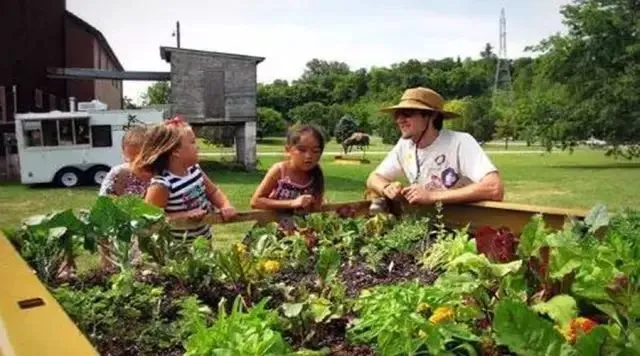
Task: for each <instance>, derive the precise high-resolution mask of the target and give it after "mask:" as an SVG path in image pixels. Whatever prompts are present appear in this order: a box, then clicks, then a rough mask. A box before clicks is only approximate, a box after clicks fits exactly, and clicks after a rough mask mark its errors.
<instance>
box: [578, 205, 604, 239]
mask: <svg viewBox="0 0 640 356" xmlns="http://www.w3.org/2000/svg"><path fill="white" fill-rule="evenodd" d="M584 222H585V223H586V224H587V226H588V227H589V232H590V233H595V232H596V231H598V229H599V228H601V227H605V226H607V225H609V213H608V211H607V207H606V206H605V205H604V204H600V203H599V204H596V205H595V206H594V207H593V208H591V210H590V211H589V214H587V216H586V217H585V219H584Z"/></svg>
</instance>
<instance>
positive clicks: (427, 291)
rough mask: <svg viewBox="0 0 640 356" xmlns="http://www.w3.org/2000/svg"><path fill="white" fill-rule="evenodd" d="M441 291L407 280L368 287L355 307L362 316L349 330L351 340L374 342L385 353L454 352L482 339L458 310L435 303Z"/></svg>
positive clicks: (436, 353) (470, 349)
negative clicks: (462, 321) (461, 319)
mask: <svg viewBox="0 0 640 356" xmlns="http://www.w3.org/2000/svg"><path fill="white" fill-rule="evenodd" d="M437 295H438V292H437V290H434V289H433V288H432V287H425V286H421V285H419V284H418V283H404V284H398V285H391V286H381V287H376V288H374V289H373V290H371V291H368V290H365V291H363V292H362V293H361V294H360V296H359V297H358V299H357V301H356V304H355V307H354V310H355V311H356V312H357V313H358V319H356V321H354V323H353V324H352V325H351V326H350V328H349V330H348V337H349V340H351V341H352V342H356V343H371V344H373V345H375V348H376V350H377V351H378V352H379V353H380V354H382V355H420V354H427V353H428V354H433V355H444V354H452V353H453V352H454V350H462V349H465V350H467V352H469V351H471V353H472V354H473V350H474V348H473V347H472V345H471V344H470V343H472V342H476V341H477V340H478V338H477V337H475V336H474V335H473V334H472V333H471V332H470V330H469V328H468V327H466V326H465V325H464V324H460V323H457V322H456V317H455V311H454V310H453V309H452V308H450V307H447V306H445V305H440V306H439V307H438V308H436V307H435V306H436V305H438V304H436V301H437V300H438V297H437Z"/></svg>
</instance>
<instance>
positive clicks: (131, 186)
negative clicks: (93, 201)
mask: <svg viewBox="0 0 640 356" xmlns="http://www.w3.org/2000/svg"><path fill="white" fill-rule="evenodd" d="M145 132H146V128H145V127H142V126H135V127H133V128H130V129H129V130H128V131H127V132H126V133H125V135H124V137H123V138H122V153H123V155H124V163H122V164H120V165H117V166H115V167H113V168H111V170H110V171H109V173H108V174H107V175H106V177H105V178H104V181H102V185H101V186H100V193H99V195H115V196H122V195H130V194H132V195H137V196H139V197H140V198H144V195H145V192H146V191H147V188H148V187H149V181H150V178H151V177H150V176H145V175H144V174H143V173H137V174H134V172H133V169H132V167H131V162H133V160H134V159H135V158H136V156H137V155H138V153H139V152H140V148H142V144H143V143H144V135H145Z"/></svg>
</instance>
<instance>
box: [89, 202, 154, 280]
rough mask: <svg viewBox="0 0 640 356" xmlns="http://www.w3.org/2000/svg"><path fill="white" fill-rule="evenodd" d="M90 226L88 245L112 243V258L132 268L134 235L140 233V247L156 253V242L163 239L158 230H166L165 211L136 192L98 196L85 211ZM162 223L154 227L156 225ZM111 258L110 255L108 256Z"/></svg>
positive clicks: (123, 266) (125, 267) (93, 247)
mask: <svg viewBox="0 0 640 356" xmlns="http://www.w3.org/2000/svg"><path fill="white" fill-rule="evenodd" d="M86 220H87V222H88V226H89V229H88V231H87V236H86V237H85V246H89V248H90V249H92V250H94V249H95V246H96V244H97V243H100V244H102V245H103V246H109V247H111V248H110V250H111V252H112V253H113V257H114V258H113V259H112V260H111V261H110V262H111V263H113V264H115V265H116V266H117V267H118V268H120V269H121V270H125V269H129V268H130V267H131V265H130V258H129V253H130V249H131V243H132V241H133V239H134V237H138V238H139V239H140V240H141V242H140V247H141V249H142V250H143V251H144V252H149V253H150V254H151V255H153V256H157V255H158V254H157V253H154V252H156V251H154V250H153V249H151V248H149V247H151V246H152V245H153V244H151V243H149V242H148V240H149V239H154V240H155V241H154V244H159V243H161V239H159V237H161V236H160V235H159V234H158V232H159V231H166V228H164V229H163V228H162V224H163V223H164V213H163V211H162V209H159V208H157V207H154V206H151V205H149V204H146V203H145V202H144V201H143V200H142V199H140V198H138V197H133V196H125V197H119V198H112V197H98V199H97V200H96V202H95V203H94V205H93V207H92V208H91V210H90V211H89V213H88V214H87V215H86ZM156 224H159V225H160V226H161V227H160V228H158V229H157V230H154V229H153V228H154V227H155V226H154V225H156ZM107 257H108V258H111V256H107Z"/></svg>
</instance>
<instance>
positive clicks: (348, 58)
mask: <svg viewBox="0 0 640 356" xmlns="http://www.w3.org/2000/svg"><path fill="white" fill-rule="evenodd" d="M568 2H569V1H568V0H562V1H561V0H538V1H533V0H527V1H525V0H502V1H499V0H477V1H471V0H444V1H433V0H432V1H429V0H422V1H417V0H404V1H398V2H396V1H383V0H371V1H367V2H364V1H363V2H355V1H348V0H342V1H340V0H323V1H319V0H297V1H296V0H271V1H261V0H232V1H219V0H215V1H206V0H181V1H177V0H154V1H151V0H110V1H98V0H67V9H68V10H69V11H71V12H73V13H75V14H76V15H78V16H80V17H82V18H83V19H84V20H86V21H88V22H89V23H91V24H92V25H94V26H95V27H97V28H98V29H99V30H100V31H101V32H102V33H103V34H104V35H105V37H106V38H107V40H108V41H109V43H110V44H111V47H112V48H113V50H114V51H115V52H116V54H117V55H118V58H119V59H120V61H121V62H122V64H123V66H124V67H125V69H127V70H151V71H168V70H169V65H168V63H165V62H164V61H162V60H161V59H160V50H159V47H160V46H175V38H173V37H172V36H171V33H172V32H173V28H174V26H175V21H176V20H179V21H180V27H181V34H182V35H181V45H182V47H184V48H194V49H202V50H212V51H220V52H231V53H240V54H248V55H255V56H262V57H266V60H265V61H264V62H262V63H261V64H259V66H258V81H260V82H271V81H273V80H274V79H277V78H282V79H287V80H291V79H295V78H297V77H298V76H300V74H301V73H302V71H303V70H304V66H305V63H306V62H307V61H308V60H310V59H312V58H322V59H326V60H338V61H343V62H346V63H348V64H349V65H350V66H351V67H352V68H362V67H364V68H369V67H371V66H388V65H390V64H392V63H395V62H399V61H405V60H408V59H412V58H415V59H420V60H427V59H437V58H444V57H456V56H458V55H459V56H461V57H462V58H465V57H474V58H476V57H478V55H479V52H480V51H481V50H482V49H483V47H484V44H485V43H486V42H489V43H491V44H492V45H493V46H494V47H497V45H498V30H499V23H498V20H499V16H500V9H501V8H503V7H504V8H505V11H506V14H507V51H508V56H509V57H518V56H521V55H523V53H524V51H523V50H524V47H525V46H527V45H531V44H535V43H537V42H538V41H539V40H541V39H543V38H545V37H546V36H548V35H550V34H553V33H556V32H558V31H562V30H563V25H562V17H561V15H560V13H559V10H560V7H561V5H563V4H565V3H568ZM364 4H366V5H364ZM496 51H497V48H496ZM147 85H149V83H148V82H125V84H124V94H125V95H126V96H129V97H132V98H134V99H136V100H137V99H138V97H139V95H140V93H141V92H143V91H144V89H145V88H146V86H147Z"/></svg>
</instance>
